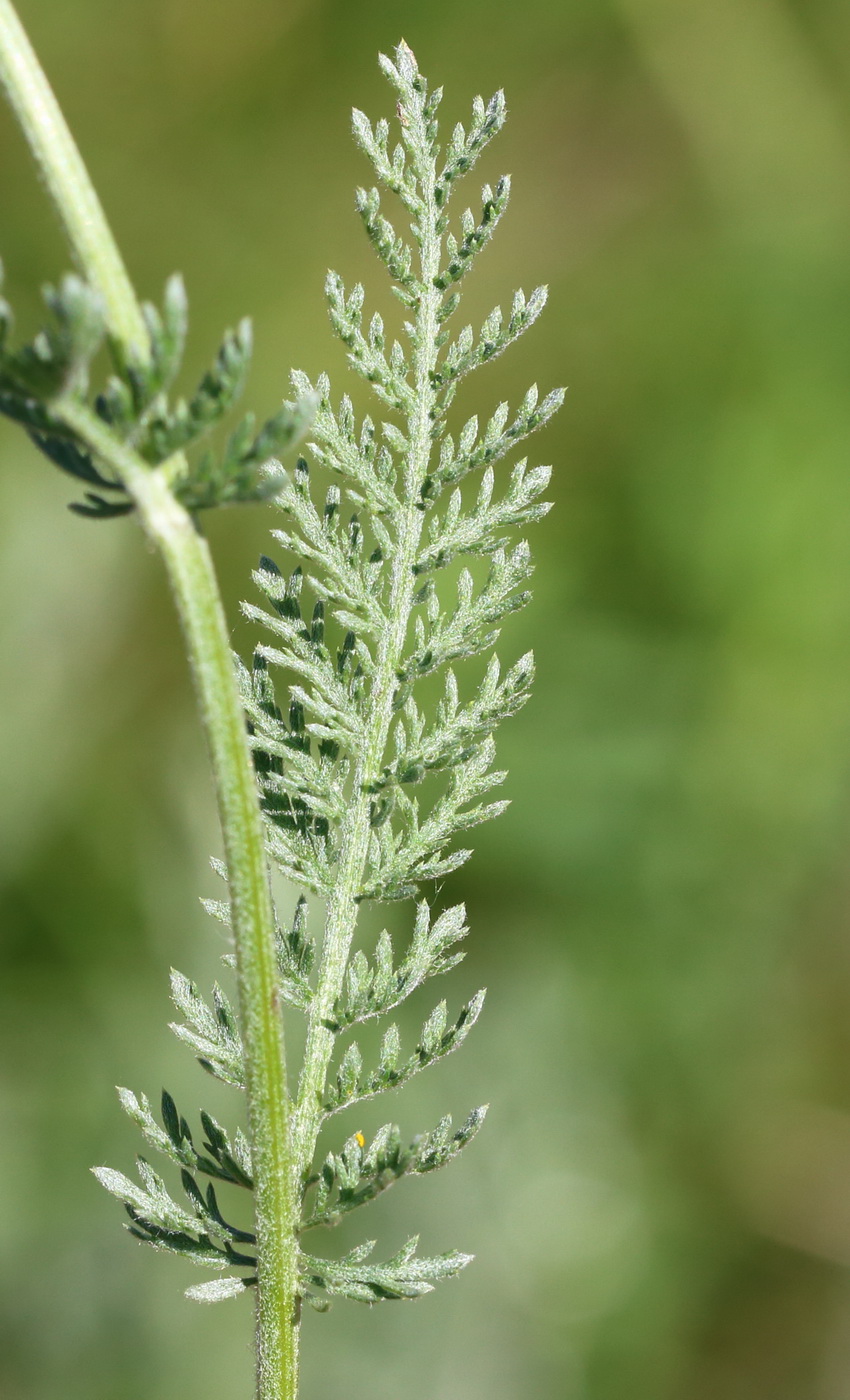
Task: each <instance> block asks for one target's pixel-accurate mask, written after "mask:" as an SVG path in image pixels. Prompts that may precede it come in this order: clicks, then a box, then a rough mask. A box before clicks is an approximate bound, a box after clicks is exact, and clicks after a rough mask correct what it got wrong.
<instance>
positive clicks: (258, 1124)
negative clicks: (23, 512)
mask: <svg viewBox="0 0 850 1400" xmlns="http://www.w3.org/2000/svg"><path fill="white" fill-rule="evenodd" d="M53 411H54V412H55V414H56V416H57V417H58V418H61V420H62V421H63V422H64V423H65V424H66V426H67V427H69V428H72V429H73V430H74V432H75V433H76V434H77V436H78V437H79V438H80V439H81V440H82V441H84V442H85V443H86V444H87V445H88V446H89V447H90V448H91V450H92V451H93V452H94V453H96V455H97V456H98V457H99V458H100V459H101V460H102V461H104V462H106V463H107V464H108V465H109V466H110V467H111V468H112V469H113V471H114V472H115V473H116V475H117V476H118V477H119V479H120V480H121V482H122V484H123V486H124V487H125V488H126V490H127V491H128V492H129V494H130V495H131V497H132V498H133V500H134V502H135V504H136V508H137V510H138V512H139V516H140V519H141V522H142V525H143V526H144V529H145V533H146V534H147V536H148V538H149V539H150V540H151V541H152V543H153V544H154V545H155V546H156V548H157V549H158V550H159V552H160V554H161V555H162V557H163V560H164V562H165V566H166V569H167V571H168V576H169V580H170V583H171V587H172V590H173V592H174V597H175V601H176V603H177V610H178V613H179V615H180V621H181V624H182V627H183V633H184V636H185V639H186V648H187V652H188V656H189V662H190V666H191V669H192V676H193V679H194V682H195V691H196V694H197V699H198V706H199V709H200V713H201V720H202V723H203V726H204V730H205V733H206V736H207V742H208V745H209V751H210V757H211V761H212V769H213V774H214V778H215V786H216V795H217V798H218V810H219V816H220V818H221V828H222V834H223V838H224V851H225V859H226V862H227V873H228V883H229V887H230V899H231V911H232V923H233V932H234V939H235V944H236V971H237V979H238V984H239V1005H240V1011H241V1031H242V1039H243V1045H244V1052H245V1076H246V1085H245V1087H246V1092H247V1097H248V1113H249V1121H250V1129H251V1158H252V1174H253V1178H254V1201H255V1214H256V1233H257V1262H258V1276H259V1283H258V1301H257V1397H258V1400H294V1398H295V1396H296V1394H297V1389H298V1319H297V1312H298V1293H297V1285H298V1250H297V1239H296V1235H295V1229H296V1225H297V1220H298V1201H297V1194H296V1193H297V1183H296V1173H295V1164H294V1161H293V1155H292V1152H291V1148H290V1133H289V1122H288V1118H289V1098H288V1094H287V1090H286V1075H285V1067H284V1044H283V1022H282V1018H281V1014H280V1002H279V994H278V976H277V960H276V952H275V945H274V913H273V909H272V903H271V892H270V889H269V881H268V868H267V864H266V855H265V842H264V837H263V829H262V818H261V816H260V810H259V804H258V800H257V786H256V780H255V777H254V771H253V766H252V762H251V756H250V751H249V747H248V742H247V737H246V732H245V720H244V715H243V711H242V705H241V702H240V699H239V694H238V690H237V686H236V679H235V675H234V671H233V663H232V659H231V652H230V641H229V636H228V628H227V620H226V618H225V615H224V610H223V608H222V604H221V599H220V595H219V590H218V584H217V581H216V577H215V571H214V568H213V562H212V557H211V555H210V551H209V546H208V545H207V542H206V540H205V539H204V538H203V536H202V535H201V534H200V533H199V531H198V528H197V526H196V523H195V521H194V520H193V519H192V517H191V516H190V515H189V513H188V512H187V511H186V510H184V508H183V506H182V505H180V503H179V502H178V501H176V500H175V498H174V496H173V495H172V493H171V490H170V487H169V485H168V481H167V474H168V471H169V470H170V468H171V467H172V466H173V462H171V463H164V464H163V467H161V468H157V469H153V470H152V469H151V468H150V467H149V466H148V465H147V463H145V462H144V461H143V460H142V459H141V458H140V457H138V456H137V455H136V454H135V453H134V452H133V451H132V450H131V449H130V448H128V447H126V446H125V445H124V444H122V443H120V442H118V441H117V440H116V439H115V438H114V437H113V435H112V433H111V432H110V431H109V429H108V428H107V427H106V425H105V424H104V423H103V422H102V420H101V419H100V418H98V417H97V415H96V414H94V413H92V411H91V410H90V409H88V408H86V407H85V406H84V405H82V404H80V403H79V402H76V401H74V400H60V401H59V402H58V403H56V404H55V405H54V406H53Z"/></svg>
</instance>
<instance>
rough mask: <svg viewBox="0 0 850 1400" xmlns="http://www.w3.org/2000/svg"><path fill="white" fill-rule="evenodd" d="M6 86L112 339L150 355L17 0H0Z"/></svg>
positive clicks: (139, 357) (136, 356)
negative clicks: (100, 303) (18, 11)
mask: <svg viewBox="0 0 850 1400" xmlns="http://www.w3.org/2000/svg"><path fill="white" fill-rule="evenodd" d="M0 85H2V87H3V89H4V91H5V93H6V96H7V98H8V99H9V103H10V105H11V107H12V109H13V111H14V113H15V116H16V117H17V119H18V122H19V123H20V125H21V127H22V129H23V132H24V135H25V136H26V138H27V142H28V144H29V147H30V150H31V151H32V153H33V155H34V157H35V159H36V162H37V164H38V168H39V171H40V173H41V177H42V179H43V180H44V183H45V184H46V186H47V189H48V192H49V194H50V197H51V199H52V200H53V203H54V205H55V206H56V209H57V211H58V213H59V216H60V218H61V220H62V223H63V224H64V226H65V232H66V234H67V236H68V242H69V243H70V245H71V247H72V249H73V251H74V255H75V257H76V259H77V262H78V263H79V266H80V270H81V271H82V272H83V273H84V274H85V276H86V278H87V280H88V281H89V282H90V283H91V285H92V286H93V287H94V288H95V289H96V290H97V291H98V292H99V293H100V296H101V299H102V301H103V306H104V317H105V320H106V325H107V328H108V330H109V334H110V336H111V337H112V340H113V342H114V343H115V345H116V346H117V347H120V349H121V350H122V351H123V353H124V356H125V357H126V358H127V359H128V360H131V361H135V362H138V361H142V362H144V361H146V360H147V359H148V357H149V342H148V332H147V327H146V326H145V321H144V317H143V316H142V312H141V309H140V307H139V303H138V300H137V298H136V294H135V292H134V291H133V288H132V285H131V283H130V279H129V277H128V276H127V269H126V268H125V266H124V260H123V258H122V257H121V254H120V252H119V251H118V247H117V244H116V242H115V239H114V238H113V236H112V231H111V229H110V227H109V225H108V223H107V222H106V216H105V215H104V212H103V209H102V207H101V203H100V200H99V199H98V197H97V194H96V192H95V188H94V185H93V184H92V182H91V179H90V177H89V173H88V171H87V170H86V167H85V165H84V164H83V161H82V157H81V156H80V153H79V151H78V149H77V146H76V143H75V142H74V138H73V136H72V135H71V133H70V131H69V130H68V126H67V123H66V121H65V118H64V117H63V115H62V112H61V110H60V107H59V103H58V102H57V101H56V98H55V96H54V94H53V90H52V88H51V86H50V84H49V83H48V81H47V78H46V77H45V74H44V70H43V69H42V67H41V65H40V63H39V61H38V59H37V58H36V55H35V53H34V51H33V47H32V45H31V43H30V41H29V39H28V37H27V34H26V32H25V30H24V27H23V25H22V24H21V21H20V20H19V19H18V16H17V14H16V12H15V8H14V6H13V5H12V3H11V0H0Z"/></svg>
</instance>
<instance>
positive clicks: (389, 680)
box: [293, 117, 442, 1177]
mask: <svg viewBox="0 0 850 1400" xmlns="http://www.w3.org/2000/svg"><path fill="white" fill-rule="evenodd" d="M419 119H420V121H421V117H420V118H419ZM419 174H420V180H421V188H422V195H423V204H424V208H423V209H422V212H421V214H420V216H419V223H420V227H421V228H422V230H423V240H422V250H421V263H422V283H421V287H422V290H421V293H420V297H419V305H418V308H417V312H416V337H415V345H416V352H415V361H414V399H413V408H412V410H411V412H410V414H409V416H408V424H407V428H408V442H409V444H410V447H409V451H408V453H407V464H406V469H405V476H404V499H403V502H402V505H401V509H400V512H399V516H400V522H399V526H398V534H397V548H396V552H395V556H394V559H393V566H392V575H391V579H390V593H389V601H388V603H387V618H388V625H387V628H386V630H385V631H384V633H383V635H382V637H381V640H380V643H379V647H378V655H377V658H376V662H375V673H374V681H373V684H372V693H371V703H370V714H371V722H370V724H369V728H368V730H367V733H366V735H365V741H364V744H363V748H362V751H361V755H360V758H359V759H358V763H357V768H356V771H355V775H354V789H353V790H354V797H353V800H352V803H351V806H350V807H349V810H348V814H347V818H346V822H345V826H344V828H343V831H342V833H341V854H340V860H339V866H338V869H337V877H336V882H335V884H334V888H333V890H332V891H331V894H330V897H329V899H328V907H327V915H326V919H325V935H324V940H323V944H322V966H321V971H320V974H319V981H318V985H317V988H316V995H315V997H314V998H313V1001H312V1003H311V1005H310V1019H309V1026H308V1032H307V1045H306V1049H305V1053H304V1066H303V1069H302V1072H301V1080H300V1083H299V1086H298V1100H297V1105H296V1110H295V1115H294V1125H293V1137H294V1142H295V1151H296V1155H297V1160H298V1164H299V1168H300V1171H301V1174H302V1177H303V1176H304V1175H305V1174H306V1173H307V1172H308V1171H309V1168H310V1164H311V1163H312V1160H313V1154H314V1152H315V1146H316V1139H317V1137H318V1134H319V1129H320V1127H321V1122H322V1100H323V1096H324V1089H325V1080H326V1077H327V1071H328V1065H329V1063H330V1058H331V1055H332V1053H333V1046H334V1039H335V1036H334V1032H333V1031H331V1030H328V1028H327V1027H328V1025H329V1024H333V1013H334V1004H335V1002H336V1001H337V999H338V997H339V996H340V994H341V992H342V989H343V984H344V980H345V970H346V967H347V964H348V955H349V952H350V950H351V942H352V939H353V937H354V932H355V927H356V924H357V912H358V901H359V898H360V891H361V888H362V884H363V873H364V870H365V867H366V862H367V859H368V855H369V841H370V837H371V822H370V816H371V805H372V799H371V796H370V788H371V785H372V783H373V781H374V780H375V779H376V778H377V777H378V776H379V774H380V772H381V766H382V760H383V755H384V750H385V748H386V744H387V736H388V734H389V730H390V725H391V723H392V718H393V713H394V710H393V700H394V697H395V692H396V688H397V686H398V677H397V673H398V668H399V665H400V663H401V661H402V659H403V656H404V647H405V643H406V640H407V633H408V628H409V626H410V614H411V611H412V607H413V595H414V592H415V591H416V587H417V578H416V574H415V573H414V569H413V566H414V563H415V561H416V553H417V549H418V546H419V540H420V537H421V534H422V526H423V523H424V512H423V511H422V510H421V509H420V506H419V500H420V492H421V487H422V482H423V481H424V479H425V477H426V476H427V473H428V463H429V460H430V456H431V447H432V437H431V433H432V428H433V418H432V414H433V409H434V403H435V399H436V393H435V390H434V388H433V385H432V375H433V372H434V369H435V368H436V361H437V354H438V344H437V335H438V329H439V323H438V319H437V313H438V311H439V308H440V304H441V302H442V293H441V292H439V291H438V290H437V289H436V288H435V286H434V279H435V277H436V276H437V275H438V273H439V270H440V253H441V248H442V239H441V237H440V235H439V234H438V233H437V221H438V217H439V211H438V209H437V205H436V202H435V196H434V183H435V177H434V167H433V162H431V163H430V164H429V165H428V166H425V167H423V168H421V169H420V171H419Z"/></svg>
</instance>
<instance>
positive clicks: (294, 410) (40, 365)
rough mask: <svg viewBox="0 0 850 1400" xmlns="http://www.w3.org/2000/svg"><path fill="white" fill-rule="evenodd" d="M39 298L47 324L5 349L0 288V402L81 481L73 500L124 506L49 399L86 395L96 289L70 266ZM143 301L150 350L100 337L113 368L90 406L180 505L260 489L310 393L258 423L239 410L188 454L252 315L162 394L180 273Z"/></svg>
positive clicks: (235, 382) (104, 469)
mask: <svg viewBox="0 0 850 1400" xmlns="http://www.w3.org/2000/svg"><path fill="white" fill-rule="evenodd" d="M45 301H46V304H47V308H48V311H49V312H50V313H51V318H50V320H49V321H48V323H47V325H46V326H45V328H44V329H43V330H42V331H40V332H39V334H38V335H37V336H36V337H35V339H34V340H33V341H32V343H31V344H29V345H24V346H22V347H20V348H18V349H12V348H11V345H10V338H11V331H12V326H13V317H12V312H11V309H10V307H9V305H8V303H7V302H5V301H4V300H2V298H0V412H2V413H4V414H6V415H7V416H8V417H10V418H13V419H15V420H16V421H17V422H18V423H20V424H22V425H23V427H24V428H25V429H26V430H27V431H28V432H29V435H30V437H31V438H32V440H33V442H34V443H35V444H36V446H37V447H39V448H40V449H41V451H42V452H44V453H45V455H46V456H47V457H49V458H50V460H51V461H52V462H54V463H55V464H56V465H57V466H58V467H61V468H62V470H63V471H66V472H68V473H69V474H70V475H71V476H74V477H76V478H77V480H78V481H80V482H82V483H83V485H84V486H85V487H86V488H87V489H86V492H85V499H84V500H83V501H81V502H78V503H76V504H74V505H73V506H72V509H73V510H75V511H77V513H78V514H80V515H87V516H93V517H95V518H97V519H106V518H109V517H112V516H116V515H126V514H128V513H129V512H130V511H132V510H133V503H132V501H131V500H130V498H129V496H128V494H127V492H126V491H125V490H124V487H123V485H122V484H121V482H120V481H119V480H118V479H117V478H116V477H115V475H114V473H113V472H112V471H111V470H110V468H109V467H108V465H106V463H104V462H103V461H101V460H99V459H98V456H97V454H96V453H94V452H93V451H92V450H91V448H90V447H89V446H88V445H87V444H86V443H85V442H83V441H82V440H81V438H80V437H79V435H78V434H77V433H75V432H74V431H73V430H72V429H70V428H68V427H67V426H66V424H65V423H64V422H63V420H62V416H61V412H59V411H58V409H59V406H60V405H61V402H62V401H63V400H64V399H67V398H73V399H77V400H82V401H86V400H87V399H88V397H89V381H90V378H91V371H92V367H93V361H95V360H96V357H97V356H98V353H99V351H100V350H101V348H102V347H103V346H104V343H105V341H106V332H105V326H104V319H103V310H102V307H101V304H100V301H99V298H98V296H97V294H96V293H95V292H94V291H92V289H91V288H90V287H88V286H87V285H86V283H85V282H83V281H81V280H80V278H79V277H76V276H74V275H68V276H67V277H65V278H63V280H62V282H61V283H60V285H59V287H58V288H52V287H48V288H47V289H46V291H45ZM143 312H144V316H145V323H146V327H147V332H148V338H149V352H150V353H149V358H147V359H145V360H144V361H142V360H139V359H137V360H135V361H133V362H128V361H127V360H126V359H125V358H124V357H123V356H122V355H121V354H119V352H118V350H117V348H116V347H115V346H113V345H109V344H107V350H108V351H109V352H110V357H111V371H112V372H111V373H110V374H109V376H108V378H107V380H106V383H105V386H104V388H103V389H102V390H101V391H100V392H99V393H96V394H95V395H94V398H93V405H94V409H95V412H96V414H97V415H98V417H99V418H100V419H101V421H102V422H103V423H104V424H105V425H106V426H107V427H108V428H109V430H110V433H111V434H112V435H113V436H114V437H115V439H116V440H117V441H119V442H121V443H123V444H126V445H128V446H130V447H132V448H133V449H134V450H135V452H136V453H137V454H138V456H139V457H140V458H141V459H142V460H143V461H144V462H146V463H148V464H149V465H150V466H152V467H156V466H161V465H163V464H167V466H166V470H168V472H169V476H170V478H171V480H172V484H173V489H174V493H175V495H176V496H177V498H178V499H179V500H180V501H181V502H182V504H183V505H185V506H186V507H187V509H189V510H192V511H196V510H203V509H207V508H209V507H211V506H218V505H232V504H236V503H238V502H242V501H257V500H267V499H269V498H270V497H271V496H273V495H274V493H275V491H276V490H277V487H278V484H279V472H280V469H279V465H278V463H277V461H276V459H277V457H278V456H279V455H280V454H281V453H282V452H284V451H285V450H286V448H288V447H289V446H290V445H291V444H292V443H294V442H295V441H296V440H297V439H299V438H300V437H302V436H303V434H304V432H305V431H306V429H307V426H308V424H309V421H310V416H311V414H312V410H313V404H312V402H311V401H309V400H307V401H295V402H286V403H284V404H283V405H282V407H281V408H280V409H279V411H278V412H277V413H276V414H275V415H274V417H272V418H270V419H269V420H268V422H266V423H264V424H263V425H262V427H260V428H258V426H257V423H256V421H255V417H254V415H253V414H252V413H248V414H246V415H245V416H244V417H243V418H242V419H241V421H240V422H239V423H238V425H237V427H236V428H235V429H234V430H233V431H232V432H231V434H230V436H229V437H228V438H227V440H226V441H225V443H224V446H223V447H222V448H221V449H220V450H218V451H213V450H211V449H208V450H206V451H204V452H202V453H200V454H199V455H197V456H196V457H193V458H192V460H191V462H190V461H189V460H188V459H187V457H186V456H185V453H186V451H187V449H189V448H190V447H194V446H195V445H196V444H197V443H199V442H200V441H201V440H202V439H203V438H204V437H205V436H206V435H207V434H208V433H209V432H210V431H211V429H213V428H215V427H216V426H217V425H218V424H219V423H220V422H221V420H222V419H223V418H224V417H225V416H226V414H228V413H229V412H230V410H231V409H232V408H233V406H234V404H235V403H236V400H237V399H238V397H239V395H240V394H241V392H242V390H243V388H244V385H245V380H246V378H247V374H248V370H249V367H250V363H251V353H252V335H251V323H250V321H247V320H244V321H242V322H241V323H240V325H239V326H238V328H237V329H236V330H235V331H228V332H227V333H226V334H225V337H224V340H223V341H222V344H221V347H220V349H219V351H218V354H217V356H216V359H215V362H214V364H213V365H212V366H211V368H210V369H208V370H207V372H206V373H205V374H204V376H203V378H202V379H201V382H200V384H199V385H198V387H197V389H196V390H195V392H194V393H193V394H192V395H191V396H190V397H189V398H188V399H186V398H182V397H178V398H176V399H174V400H173V401H172V400H171V399H170V398H169V393H170V391H171V389H172V387H173V384H174V381H175V379H176V377H177V375H178V373H179V371H180V368H181V365H182V362H183V354H184V350H185V345H186V333H187V329H188V304H187V300H186V293H185V290H184V287H183V282H182V279H181V278H180V277H179V276H174V277H172V278H170V279H169V281H168V284H167V286H166V288H165V295H164V299H163V307H162V311H161V312H160V311H158V310H157V309H156V307H154V306H152V305H147V304H146V305H145V306H144V307H143Z"/></svg>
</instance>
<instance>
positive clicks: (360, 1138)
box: [354, 1133, 366, 1147]
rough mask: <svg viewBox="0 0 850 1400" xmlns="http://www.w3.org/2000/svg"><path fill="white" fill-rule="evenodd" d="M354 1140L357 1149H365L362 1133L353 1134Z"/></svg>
mask: <svg viewBox="0 0 850 1400" xmlns="http://www.w3.org/2000/svg"><path fill="white" fill-rule="evenodd" d="M354 1138H355V1141H356V1143H357V1146H358V1147H365V1146H366V1139H365V1138H364V1136H363V1134H362V1133H355V1134H354Z"/></svg>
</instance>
